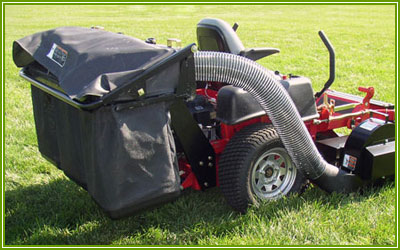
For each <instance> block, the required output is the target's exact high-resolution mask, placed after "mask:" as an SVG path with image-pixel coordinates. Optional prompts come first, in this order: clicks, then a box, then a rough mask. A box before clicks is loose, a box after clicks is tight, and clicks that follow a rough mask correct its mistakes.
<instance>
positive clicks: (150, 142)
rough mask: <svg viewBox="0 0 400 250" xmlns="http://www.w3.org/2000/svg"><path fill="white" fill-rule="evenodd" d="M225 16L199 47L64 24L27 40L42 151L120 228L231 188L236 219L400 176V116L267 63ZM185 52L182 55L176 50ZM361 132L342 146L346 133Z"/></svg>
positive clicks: (202, 31)
mask: <svg viewBox="0 0 400 250" xmlns="http://www.w3.org/2000/svg"><path fill="white" fill-rule="evenodd" d="M237 28H238V25H237V24H235V25H234V26H233V27H231V26H230V25H229V24H227V23H226V22H225V21H223V20H220V19H214V18H206V19H203V20H201V21H200V22H199V23H198V25H197V45H196V44H190V45H188V46H186V47H183V48H180V44H179V42H180V41H179V40H177V39H170V40H168V43H167V46H164V45H159V44H157V43H156V40H155V39H154V38H149V39H147V40H146V41H141V40H139V39H136V38H132V37H129V36H125V35H124V34H121V33H112V32H108V31H105V30H103V29H99V28H98V27H93V28H90V29H89V28H79V27H61V28H56V29H53V30H48V31H44V32H39V33H36V34H33V35H30V36H27V37H25V38H22V39H20V40H17V41H15V42H14V45H13V58H14V62H15V64H16V65H17V66H18V67H22V70H21V71H20V75H21V76H22V77H23V78H25V79H26V80H28V81H29V82H30V83H31V92H32V102H33V112H34V118H35V125H36V133H37V138H38V147H39V151H40V152H41V154H42V155H43V156H44V157H45V158H46V159H47V160H49V161H50V162H52V163H53V164H54V165H56V166H57V167H58V168H60V169H61V170H63V171H64V173H65V174H66V175H67V176H68V177H69V178H70V179H72V180H73V181H75V182H76V183H77V184H79V185H80V186H82V187H83V188H84V189H86V190H87V191H88V192H89V194H90V195H91V196H92V197H93V199H94V200H95V201H96V202H97V203H98V204H99V205H100V207H102V208H103V209H104V211H105V212H106V213H107V214H108V215H109V216H111V217H112V218H120V217H123V216H127V215H130V214H132V213H134V212H135V211H138V210H141V209H144V208H147V207H150V206H154V205H158V204H161V203H164V202H167V201H171V200H173V199H175V198H177V197H178V196H179V195H180V193H181V192H182V190H184V189H188V188H191V189H195V190H206V189H208V188H212V187H215V186H218V187H220V188H221V191H222V193H223V195H224V197H225V198H226V201H227V202H228V204H229V205H230V206H232V208H233V209H235V210H237V211H239V212H245V211H246V210H247V208H248V207H249V206H251V205H257V204H259V202H260V201H268V200H272V199H278V198H280V197H282V196H285V195H288V194H291V193H297V192H302V190H304V187H305V186H306V185H307V183H309V182H311V183H313V184H314V185H316V186H318V187H320V188H321V189H323V190H325V191H327V192H341V193H349V192H355V191H358V190H360V189H362V188H363V187H365V186H369V185H374V184H376V183H379V182H381V181H382V180H384V179H391V178H394V176H395V121H394V120H395V108H394V105H393V104H390V103H385V102H381V101H377V100H374V99H372V97H373V96H374V88H373V87H359V88H358V90H359V91H361V92H363V93H364V94H365V97H364V98H362V97H359V96H355V95H351V94H347V93H342V92H337V91H334V90H331V89H330V86H331V85H332V83H333V82H334V79H335V52H334V49H333V47H332V45H331V43H330V41H329V40H328V38H327V37H326V35H325V34H324V32H322V31H320V32H319V36H320V37H321V39H322V41H323V43H324V44H325V46H326V47H327V49H328V51H329V58H330V60H329V79H328V81H327V82H326V83H325V85H324V87H323V89H322V90H320V91H317V92H314V90H313V88H312V84H311V81H310V80H309V79H308V78H306V77H303V76H297V75H294V74H282V73H281V72H279V71H271V70H268V69H266V68H264V67H262V66H261V65H260V64H258V63H256V61H257V60H259V59H261V58H264V57H267V56H270V55H273V54H276V53H279V49H276V48H251V49H248V48H245V47H244V46H243V44H242V42H241V41H240V39H239V37H238V35H237V34H236V29H237ZM174 44H175V45H176V46H175V47H174V46H173V45H174ZM338 128H347V129H350V131H351V132H350V133H349V134H348V135H340V134H338V133H336V132H335V129H338Z"/></svg>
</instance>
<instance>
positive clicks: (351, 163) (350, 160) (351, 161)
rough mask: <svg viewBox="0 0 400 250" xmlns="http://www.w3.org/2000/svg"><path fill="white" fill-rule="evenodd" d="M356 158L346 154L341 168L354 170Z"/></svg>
mask: <svg viewBox="0 0 400 250" xmlns="http://www.w3.org/2000/svg"><path fill="white" fill-rule="evenodd" d="M356 164H357V158H356V157H354V156H351V155H348V154H345V155H344V158H343V167H346V168H348V169H349V170H351V171H353V170H354V169H356Z"/></svg>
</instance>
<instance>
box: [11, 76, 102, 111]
mask: <svg viewBox="0 0 400 250" xmlns="http://www.w3.org/2000/svg"><path fill="white" fill-rule="evenodd" d="M19 75H20V76H21V77H22V78H24V79H26V80H27V81H29V82H30V83H31V84H32V85H33V86H35V87H37V88H39V89H41V90H43V91H44V92H46V93H47V94H49V95H51V96H54V97H55V98H57V99H59V100H61V101H63V102H65V103H68V104H69V105H71V106H73V107H75V108H78V109H83V110H93V109H95V108H98V107H100V106H101V105H103V102H102V100H101V99H99V100H97V101H95V102H92V103H80V102H77V101H75V100H73V99H71V98H70V97H69V96H68V95H66V94H64V93H62V92H60V91H58V90H55V89H53V88H51V87H49V86H47V85H46V84H44V83H41V82H39V81H37V80H35V79H33V78H30V77H29V76H28V75H26V74H25V72H24V69H22V70H21V71H20V72H19Z"/></svg>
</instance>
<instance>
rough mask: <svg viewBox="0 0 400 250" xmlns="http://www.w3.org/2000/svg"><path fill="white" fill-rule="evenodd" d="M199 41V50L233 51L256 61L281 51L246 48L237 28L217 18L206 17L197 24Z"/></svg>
mask: <svg viewBox="0 0 400 250" xmlns="http://www.w3.org/2000/svg"><path fill="white" fill-rule="evenodd" d="M197 41H198V45H199V50H202V51H219V52H226V53H232V54H235V55H239V56H243V57H247V58H249V59H251V60H254V61H256V60H258V59H261V58H263V57H266V56H269V55H272V54H275V53H279V49H275V48H251V49H245V47H244V46H243V44H242V42H241V41H240V39H239V37H238V35H237V34H236V32H235V30H234V29H233V28H232V27H231V26H230V25H229V24H228V23H227V22H225V21H223V20H221V19H217V18H205V19H202V20H201V21H200V22H199V23H198V24H197Z"/></svg>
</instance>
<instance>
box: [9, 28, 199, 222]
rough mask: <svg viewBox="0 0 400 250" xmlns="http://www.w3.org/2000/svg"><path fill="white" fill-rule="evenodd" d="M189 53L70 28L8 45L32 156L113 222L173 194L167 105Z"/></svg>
mask: <svg viewBox="0 0 400 250" xmlns="http://www.w3.org/2000/svg"><path fill="white" fill-rule="evenodd" d="M189 55H191V53H190V49H186V50H182V51H176V50H174V49H171V48H167V47H163V46H157V45H150V44H146V43H144V42H142V41H140V40H138V39H135V38H131V37H127V36H124V35H121V34H115V33H111V32H107V31H102V30H95V29H84V28H77V27H66V28H58V29H55V30H50V31H45V32H41V33H36V34H34V35H31V36H28V37H25V38H23V39H20V40H18V41H15V42H14V48H13V56H14V62H15V63H16V65H17V66H19V67H23V69H22V70H21V73H20V74H21V75H22V76H23V77H24V78H26V79H27V80H29V81H31V83H32V85H31V91H32V102H33V111H34V118H35V125H36V132H37V138H38V146H39V151H40V152H41V154H42V155H43V156H44V157H45V158H46V159H48V160H49V161H51V162H52V163H53V164H55V165H56V166H57V167H58V168H60V169H62V170H63V171H64V173H65V174H66V175H67V176H68V177H69V178H71V179H72V180H74V181H75V182H76V183H78V184H79V185H81V186H82V187H83V188H85V189H86V190H87V191H88V192H89V194H90V195H91V196H92V197H93V199H94V200H95V201H96V202H97V203H98V204H99V205H100V206H101V207H102V208H103V209H104V211H105V212H107V213H108V214H109V215H110V216H111V217H113V218H120V217H123V216H126V215H129V214H131V213H133V212H135V211H137V210H139V209H142V208H145V207H149V206H152V205H156V204H159V203H163V202H166V201H169V200H171V199H174V198H176V197H177V196H178V195H179V194H180V178H179V170H178V165H177V160H176V151H175V144H174V138H173V135H172V132H171V128H170V114H169V106H170V104H171V103H172V102H174V98H176V97H177V95H176V92H177V89H178V85H179V82H180V80H181V73H182V64H183V63H182V61H184V60H186V59H187V57H188V56H189Z"/></svg>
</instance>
